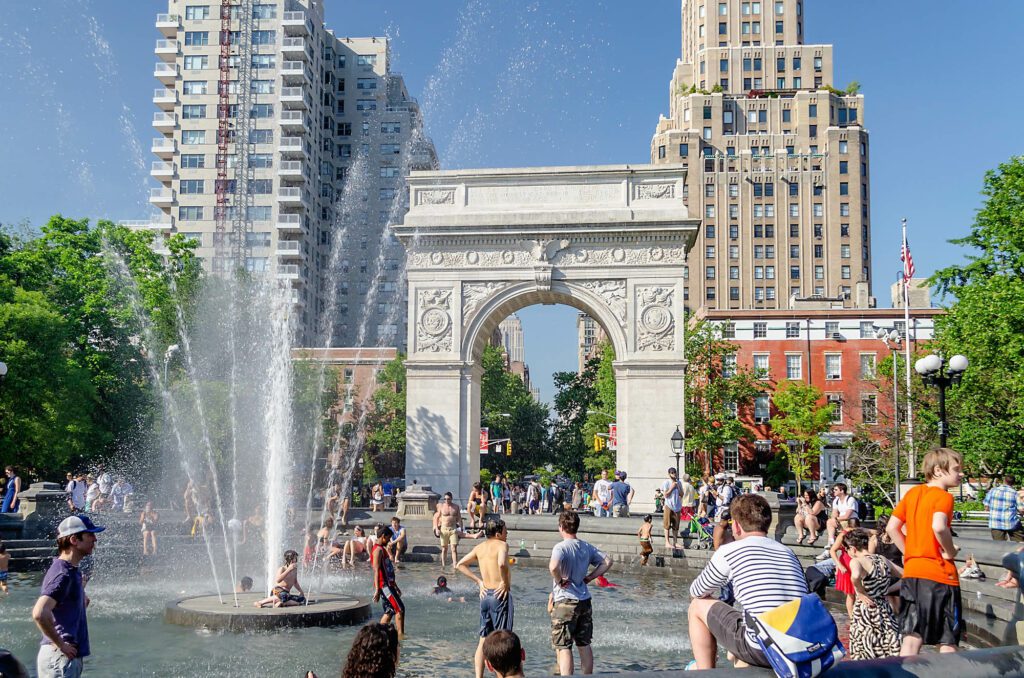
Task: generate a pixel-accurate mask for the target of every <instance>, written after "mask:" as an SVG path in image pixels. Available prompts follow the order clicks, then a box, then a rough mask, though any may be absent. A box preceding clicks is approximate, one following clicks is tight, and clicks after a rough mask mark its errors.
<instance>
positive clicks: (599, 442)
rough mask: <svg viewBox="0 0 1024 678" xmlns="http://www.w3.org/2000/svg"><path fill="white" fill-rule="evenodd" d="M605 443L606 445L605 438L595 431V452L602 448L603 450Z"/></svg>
mask: <svg viewBox="0 0 1024 678" xmlns="http://www.w3.org/2000/svg"><path fill="white" fill-rule="evenodd" d="M605 445H606V443H605V441H604V438H602V437H601V436H600V435H598V434H597V433H595V434H594V451H595V452H600V451H601V450H603V449H604V448H605Z"/></svg>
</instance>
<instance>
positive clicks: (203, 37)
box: [185, 30, 277, 47]
mask: <svg viewBox="0 0 1024 678" xmlns="http://www.w3.org/2000/svg"><path fill="white" fill-rule="evenodd" d="M240 35H241V33H240V32H239V31H231V32H230V33H229V34H228V41H229V43H230V44H232V45H237V44H238V38H239V37H240ZM251 41H252V44H253V45H276V44H277V31H259V30H254V31H252V38H251ZM209 44H210V32H209V31H185V46H186V47H206V46H207V45H209Z"/></svg>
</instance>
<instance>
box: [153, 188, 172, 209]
mask: <svg viewBox="0 0 1024 678" xmlns="http://www.w3.org/2000/svg"><path fill="white" fill-rule="evenodd" d="M149 201H150V202H151V203H153V204H154V205H173V204H174V189H173V188H152V189H150V191H149Z"/></svg>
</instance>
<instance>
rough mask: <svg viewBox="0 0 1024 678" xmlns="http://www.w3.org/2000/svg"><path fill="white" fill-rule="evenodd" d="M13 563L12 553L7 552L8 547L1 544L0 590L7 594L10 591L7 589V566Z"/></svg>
mask: <svg viewBox="0 0 1024 678" xmlns="http://www.w3.org/2000/svg"><path fill="white" fill-rule="evenodd" d="M10 564H11V554H10V553H8V552H7V547H6V546H4V545H3V544H0V591H3V592H4V593H5V594H7V593H10V591H8V590H7V577H8V576H9V575H8V574H7V568H8V567H9V566H10Z"/></svg>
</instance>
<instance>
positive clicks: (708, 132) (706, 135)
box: [703, 127, 711, 139]
mask: <svg viewBox="0 0 1024 678" xmlns="http://www.w3.org/2000/svg"><path fill="white" fill-rule="evenodd" d="M703 136H704V138H705V139H710V138H711V128H710V127H705V128H704V131H703Z"/></svg>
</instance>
